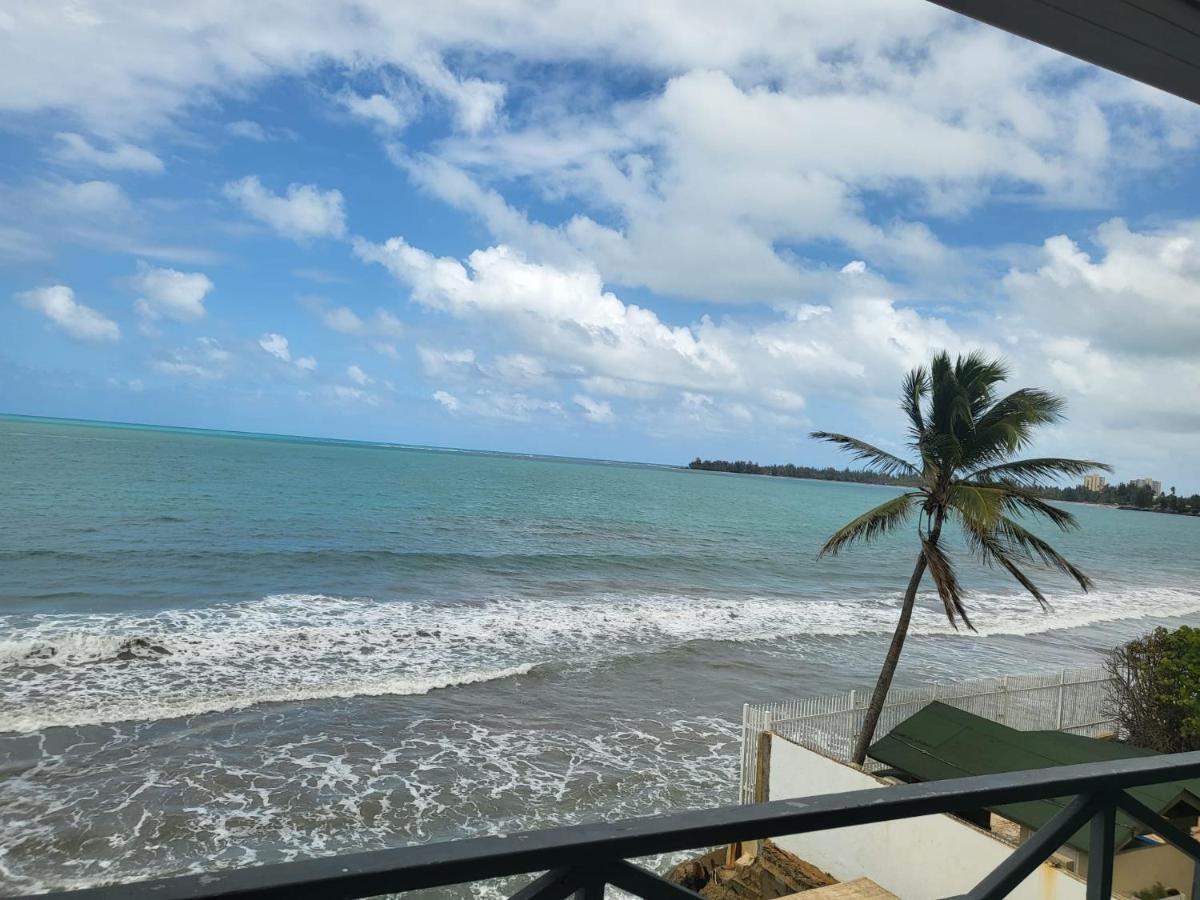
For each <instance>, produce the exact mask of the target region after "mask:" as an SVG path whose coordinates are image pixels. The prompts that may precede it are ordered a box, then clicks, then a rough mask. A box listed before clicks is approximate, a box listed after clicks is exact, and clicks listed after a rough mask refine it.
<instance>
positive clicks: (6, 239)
mask: <svg viewBox="0 0 1200 900" xmlns="http://www.w3.org/2000/svg"><path fill="white" fill-rule="evenodd" d="M50 255H51V254H50V251H49V248H48V247H47V246H46V245H45V244H44V243H43V242H42V241H41V240H40V239H39V238H38V237H37V235H35V234H31V233H30V232H28V231H26V230H25V229H24V228H17V227H15V226H10V225H0V260H9V261H11V262H28V261H30V260H39V259H47V258H48V257H49V256H50Z"/></svg>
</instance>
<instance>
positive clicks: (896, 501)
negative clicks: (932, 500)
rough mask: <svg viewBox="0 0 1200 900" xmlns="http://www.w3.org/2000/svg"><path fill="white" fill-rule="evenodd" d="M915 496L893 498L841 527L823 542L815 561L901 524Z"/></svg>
mask: <svg viewBox="0 0 1200 900" xmlns="http://www.w3.org/2000/svg"><path fill="white" fill-rule="evenodd" d="M916 496H918V494H917V493H916V492H915V491H910V492H908V493H905V494H901V495H900V496H898V497H893V498H892V499H891V500H888V501H887V502H886V503H881V504H879V505H878V506H876V507H875V508H874V509H872V510H868V511H867V512H865V513H863V514H862V515H861V516H859V517H858V518H857V519H855V520H854V521H853V522H850V523H849V524H847V525H844V526H842V527H841V528H839V529H838V530H837V531H835V532H834V533H833V534H832V535H831V536H830V538H829V540H827V541H826V542H825V546H824V547H822V548H821V552H820V553H818V554H817V559H820V558H821V557H822V556H836V555H837V554H838V553H839V552H841V551H842V550H843V549H845V548H846V547H847V546H849V545H850V544H852V543H854V542H855V541H871V540H874V539H875V538H877V537H879V536H880V535H883V534H887V532H889V531H891V530H893V529H894V528H896V527H898V526H899V525H901V524H903V523H904V522H905V521H906V520H907V519H908V518H909V516H911V515H912V511H913V506H914V503H913V498H914V497H916Z"/></svg>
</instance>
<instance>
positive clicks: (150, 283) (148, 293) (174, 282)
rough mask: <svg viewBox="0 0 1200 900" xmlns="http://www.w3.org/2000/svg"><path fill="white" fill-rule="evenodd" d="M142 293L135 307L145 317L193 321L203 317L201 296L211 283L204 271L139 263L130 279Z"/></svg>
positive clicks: (211, 285)
mask: <svg viewBox="0 0 1200 900" xmlns="http://www.w3.org/2000/svg"><path fill="white" fill-rule="evenodd" d="M130 283H131V284H132V285H133V287H134V289H135V290H137V291H139V292H140V293H141V295H142V296H141V297H139V298H138V300H137V310H138V312H139V313H141V314H142V315H143V316H144V317H145V318H147V319H157V318H159V317H160V316H166V317H167V318H169V319H174V320H176V321H178V322H194V321H196V320H197V319H200V318H203V317H204V312H205V310H204V298H205V297H206V296H207V295H208V293H209V291H211V290H212V289H213V283H212V281H211V280H210V279H209V277H208V276H207V275H205V274H204V273H203V272H179V271H177V270H175V269H156V268H152V267H150V266H147V265H145V264H144V263H143V264H141V265H140V266H139V268H138V272H137V274H136V275H134V276H133V277H132V278H131V279H130Z"/></svg>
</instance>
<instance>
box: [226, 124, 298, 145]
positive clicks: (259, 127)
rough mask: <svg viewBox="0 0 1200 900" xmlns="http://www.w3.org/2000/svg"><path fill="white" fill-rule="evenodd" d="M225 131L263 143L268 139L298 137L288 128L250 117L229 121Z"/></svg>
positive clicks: (294, 138) (281, 139)
mask: <svg viewBox="0 0 1200 900" xmlns="http://www.w3.org/2000/svg"><path fill="white" fill-rule="evenodd" d="M225 131H226V132H227V133H228V134H230V135H232V136H233V137H236V138H242V139H243V140H247V141H254V142H256V143H259V144H264V143H266V142H268V141H294V140H296V138H297V137H298V135H297V134H296V132H294V131H293V130H292V129H290V128H279V127H275V126H267V125H263V124H262V123H261V122H255V121H253V120H251V119H238V120H236V121H234V122H229V123H228V124H226V126H225Z"/></svg>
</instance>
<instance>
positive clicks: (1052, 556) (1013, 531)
mask: <svg viewBox="0 0 1200 900" xmlns="http://www.w3.org/2000/svg"><path fill="white" fill-rule="evenodd" d="M996 532H997V534H998V535H1000V536H1001V537H1003V538H1004V539H1006V540H1007V541H1008V542H1009V544H1011V545H1012V546H1014V547H1019V548H1021V549H1022V550H1023V551H1025V552H1026V553H1027V554H1029V555H1030V556H1036V557H1037V558H1038V559H1040V560H1041V561H1042V563H1044V564H1045V565H1047V566H1050V567H1051V568H1054V569H1058V570H1059V571H1060V572H1063V573H1064V574H1066V575H1070V576H1071V577H1072V578H1074V579H1075V581H1076V582H1078V584H1079V586H1080V587H1081V588H1083V589H1084V590H1085V591H1087V590H1090V589H1091V588H1092V587H1093V584H1092V579H1090V578H1088V576H1087V575H1086V574H1084V573H1083V571H1082V570H1080V569H1079V568H1078V567H1077V566H1076V565H1074V564H1073V563H1072V562H1071V561H1070V560H1068V559H1067V558H1066V557H1065V556H1063V555H1062V554H1061V553H1059V552H1058V551H1057V550H1055V549H1054V548H1053V547H1052V546H1050V544H1048V543H1047V542H1046V541H1044V540H1043V539H1042V538H1040V537H1038V536H1037V535H1036V534H1034V533H1033V532H1032V531H1029V530H1028V529H1027V528H1025V527H1023V526H1022V525H1020V524H1019V523H1017V522H1014V521H1013V520H1012V519H1010V518H1008V517H1007V516H1001V517H1000V521H999V522H998V523H997V525H996Z"/></svg>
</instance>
